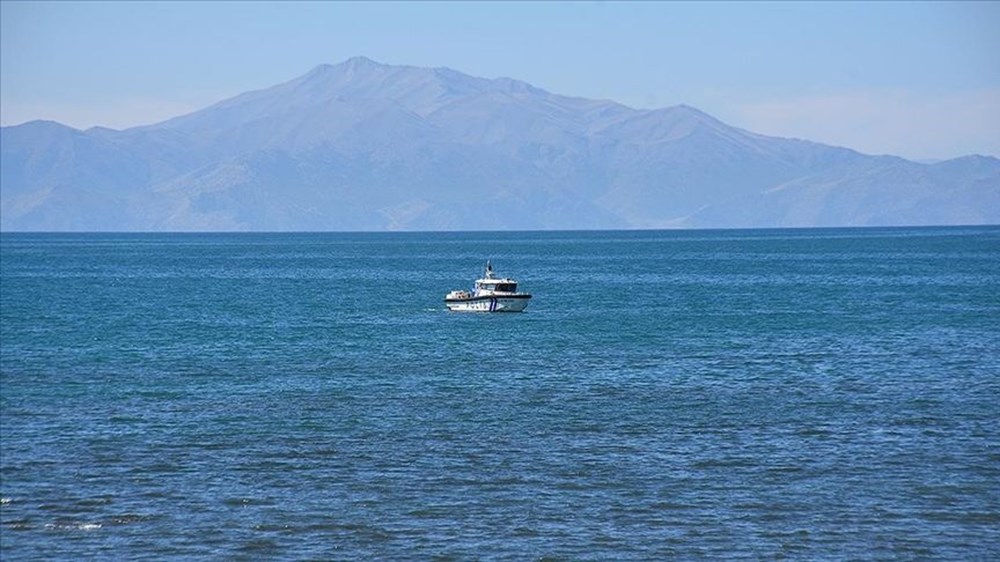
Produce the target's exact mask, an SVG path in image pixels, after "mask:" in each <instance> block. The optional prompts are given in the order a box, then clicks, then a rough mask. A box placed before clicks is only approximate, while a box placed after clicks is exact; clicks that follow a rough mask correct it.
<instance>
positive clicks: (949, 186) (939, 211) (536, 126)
mask: <svg viewBox="0 0 1000 562" xmlns="http://www.w3.org/2000/svg"><path fill="white" fill-rule="evenodd" d="M0 134H2V137H0V152H2V160H0V229H3V230H55V231H63V230H102V231H162V230H171V231H174V230H176V231H188V230H199V231H215V230H265V231H284V230H374V231H381V230H482V229H498V230H503V229H591V228H669V227H684V228H704V227H786V226H881V225H928V224H998V223H1000V160H997V159H996V158H992V157H984V156H967V157H963V158H957V159H953V160H948V161H944V162H937V163H933V164H926V163H918V162H912V161H908V160H904V159H902V158H898V157H894V156H870V155H864V154H860V153H858V152H855V151H853V150H850V149H846V148H837V147H831V146H825V145H822V144H818V143H813V142H808V141H804V140H794V139H784V138H775V137H768V136H764V135H758V134H754V133H752V132H749V131H745V130H742V129H738V128H735V127H731V126H729V125H726V124H725V123H722V122H720V121H719V120H717V119H715V118H713V117H711V116H710V115H707V114H705V113H703V112H701V111H698V110H697V109H694V108H692V107H688V106H675V107H668V108H664V109H658V110H637V109H632V108H628V107H625V106H623V105H620V104H617V103H614V102H612V101H604V100H588V99H583V98H575V97H568V96H562V95H556V94H553V93H550V92H546V91H544V90H541V89H539V88H535V87H533V86H531V85H530V84H527V83H524V82H520V81H517V80H512V79H509V78H498V79H494V80H489V79H483V78H476V77H472V76H468V75H465V74H462V73H460V72H457V71H454V70H450V69H446V68H434V69H431V68H417V67H410V66H390V65H383V64H379V63H376V62H374V61H371V60H369V59H366V58H363V57H358V58H352V59H349V60H347V61H345V62H343V63H341V64H337V65H321V66H318V67H316V68H314V69H313V70H312V71H310V72H309V73H307V74H306V75H304V76H302V77H300V78H296V79H294V80H291V81H289V82H285V83H283V84H278V85H276V86H273V87H271V88H267V89H263V90H258V91H253V92H248V93H245V94H242V95H239V96H236V97H234V98H231V99H228V100H225V101H222V102H220V103H217V104H215V105H213V106H210V107H208V108H205V109H202V110H200V111H196V112H194V113H190V114H188V115H183V116H180V117H177V118H174V119H170V120H168V121H164V122H162V123H158V124H155V125H150V126H144V127H135V128H131V129H126V130H123V131H116V130H111V129H105V128H93V129H88V130H86V131H79V130H76V129H72V128H70V127H66V126H63V125H60V124H58V123H54V122H44V121H33V122H29V123H25V124H23V125H18V126H14V127H4V128H3V129H2V131H0Z"/></svg>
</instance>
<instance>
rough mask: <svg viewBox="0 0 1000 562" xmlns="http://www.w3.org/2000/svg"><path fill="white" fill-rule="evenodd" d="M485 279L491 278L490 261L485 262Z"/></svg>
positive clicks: (491, 265)
mask: <svg viewBox="0 0 1000 562" xmlns="http://www.w3.org/2000/svg"><path fill="white" fill-rule="evenodd" d="M486 278H487V279H492V278H493V264H491V263H490V260H486Z"/></svg>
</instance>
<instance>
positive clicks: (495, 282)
mask: <svg viewBox="0 0 1000 562" xmlns="http://www.w3.org/2000/svg"><path fill="white" fill-rule="evenodd" d="M476 291H477V292H478V291H489V292H497V293H516V292H517V281H514V280H513V279H491V278H487V279H477V280H476Z"/></svg>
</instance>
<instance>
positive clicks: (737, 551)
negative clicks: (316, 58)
mask: <svg viewBox="0 0 1000 562" xmlns="http://www.w3.org/2000/svg"><path fill="white" fill-rule="evenodd" d="M487 258H491V259H492V260H493V264H494V267H495V269H496V270H497V273H499V274H500V275H510V276H513V277H516V278H517V279H518V280H519V281H520V282H521V287H520V288H521V290H524V291H528V292H531V293H533V294H534V298H533V299H532V300H531V303H530V305H529V306H528V309H527V311H526V312H525V313H522V314H506V315H502V314H493V315H491V314H461V313H450V312H448V311H446V309H445V307H444V303H443V296H444V294H445V293H446V292H448V291H449V290H452V289H459V288H468V287H469V286H470V285H471V282H472V280H473V279H475V278H476V277H479V276H480V275H481V273H482V266H483V264H484V263H485V261H486V259H487ZM0 314H2V316H0V498H2V499H0V555H2V558H3V559H4V560H27V559H48V560H77V559H80V558H94V559H109V558H115V559H137V558H145V559H175V558H189V557H196V558H226V559H230V558H233V559H241V558H243V559H289V560H291V559H295V560H299V559H337V560H366V559H397V560H400V559H402V560H423V559H430V558H435V559H490V560H494V559H495V560H533V559H537V560H609V559H614V560H662V559H674V558H676V559H710V560H716V559H730V560H733V559H753V560H756V559H762V558H765V559H775V558H793V559H808V560H823V559H828V560H844V559H852V558H863V559H902V560H911V559H939V560H988V559H993V560H996V559H1000V228H994V227H985V228H931V229H916V228H915V229H857V230H856V229H832V230H767V231H684V232H660V231H658V232H650V231H643V232H538V233H437V234H431V233H413V234H191V235H184V234H164V235H159V234H131V235H127V234H121V235H115V234H9V233H4V234H3V235H2V236H0Z"/></svg>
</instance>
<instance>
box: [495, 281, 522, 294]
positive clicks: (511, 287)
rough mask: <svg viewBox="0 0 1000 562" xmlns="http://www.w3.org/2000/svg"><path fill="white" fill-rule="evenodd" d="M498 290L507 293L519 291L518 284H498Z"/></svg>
mask: <svg viewBox="0 0 1000 562" xmlns="http://www.w3.org/2000/svg"><path fill="white" fill-rule="evenodd" d="M497 290H498V291H503V292H506V293H513V292H514V291H517V283H499V284H497Z"/></svg>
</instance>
